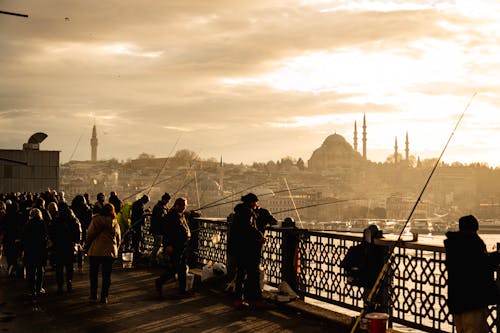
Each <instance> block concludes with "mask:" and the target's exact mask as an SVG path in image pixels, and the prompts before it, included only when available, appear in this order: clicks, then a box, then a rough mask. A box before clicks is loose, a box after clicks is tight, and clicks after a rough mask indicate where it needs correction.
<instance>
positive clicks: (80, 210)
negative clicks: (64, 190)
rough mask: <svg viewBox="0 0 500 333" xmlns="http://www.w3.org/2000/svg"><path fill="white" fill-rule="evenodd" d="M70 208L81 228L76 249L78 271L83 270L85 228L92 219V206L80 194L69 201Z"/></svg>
mask: <svg viewBox="0 0 500 333" xmlns="http://www.w3.org/2000/svg"><path fill="white" fill-rule="evenodd" d="M71 210H72V211H73V213H74V214H75V216H76V218H77V219H78V221H79V222H80V226H81V229H82V235H81V240H80V244H79V246H78V249H77V259H76V261H77V265H78V271H79V272H80V273H82V272H83V259H84V252H83V248H84V246H85V240H86V239H87V229H88V227H89V225H90V221H91V220H92V208H90V206H89V205H88V204H87V201H86V200H85V197H84V196H83V195H81V194H78V195H76V196H75V197H74V198H73V200H72V201H71Z"/></svg>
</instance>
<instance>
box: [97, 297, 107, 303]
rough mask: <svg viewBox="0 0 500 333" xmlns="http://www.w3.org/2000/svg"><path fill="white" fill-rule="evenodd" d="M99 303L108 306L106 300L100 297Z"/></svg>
mask: <svg viewBox="0 0 500 333" xmlns="http://www.w3.org/2000/svg"><path fill="white" fill-rule="evenodd" d="M99 302H100V303H101V304H108V298H107V297H101V300H100V301H99Z"/></svg>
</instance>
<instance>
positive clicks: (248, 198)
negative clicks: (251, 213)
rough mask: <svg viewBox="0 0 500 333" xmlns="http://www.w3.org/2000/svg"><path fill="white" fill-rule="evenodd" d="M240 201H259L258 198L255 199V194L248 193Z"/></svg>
mask: <svg viewBox="0 0 500 333" xmlns="http://www.w3.org/2000/svg"><path fill="white" fill-rule="evenodd" d="M241 201H243V202H257V201H259V198H257V196H256V195H255V194H253V193H251V192H250V193H248V194H245V195H244V196H242V197H241Z"/></svg>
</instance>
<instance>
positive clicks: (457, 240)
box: [444, 215, 500, 333]
mask: <svg viewBox="0 0 500 333" xmlns="http://www.w3.org/2000/svg"><path fill="white" fill-rule="evenodd" d="M458 229H459V230H458V231H448V232H447V233H446V239H445V240H444V246H445V251H446V259H445V265H446V269H447V270H448V300H447V304H448V308H449V310H450V313H451V314H452V315H453V321H454V323H455V326H456V329H457V332H458V333H472V332H474V333H487V332H488V331H489V328H488V322H487V317H488V305H490V304H498V303H499V301H500V300H499V295H498V290H497V288H496V286H495V280H494V269H495V267H496V266H498V264H499V262H500V260H499V258H500V253H499V252H498V251H497V252H493V253H488V252H487V251H486V245H485V243H484V241H483V240H482V239H481V237H479V235H478V234H477V231H478V229H479V222H478V221H477V219H476V218H475V217H474V216H473V215H467V216H462V217H461V218H460V219H459V220H458Z"/></svg>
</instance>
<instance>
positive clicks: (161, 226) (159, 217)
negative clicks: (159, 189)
mask: <svg viewBox="0 0 500 333" xmlns="http://www.w3.org/2000/svg"><path fill="white" fill-rule="evenodd" d="M167 213H168V208H167V206H166V205H164V204H163V202H162V201H161V200H160V201H158V202H157V203H156V205H155V206H154V207H153V212H152V214H151V227H150V228H149V232H151V233H152V234H153V235H163V234H164V233H165V227H166V226H165V224H166V221H165V217H166V215H167Z"/></svg>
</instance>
